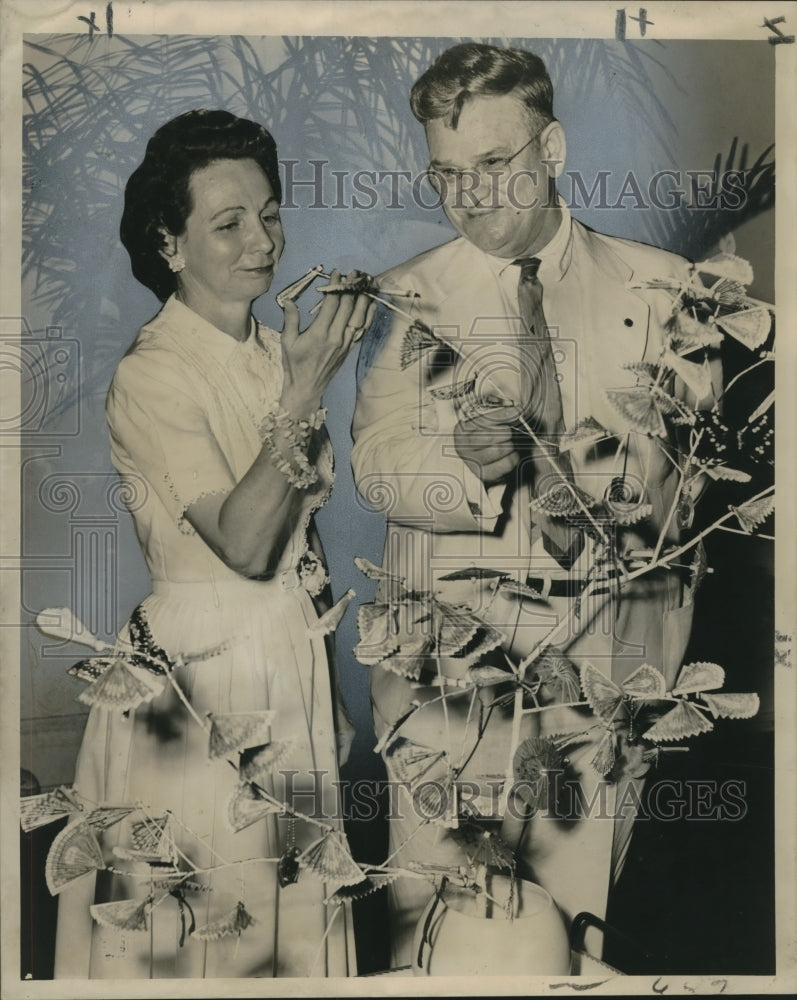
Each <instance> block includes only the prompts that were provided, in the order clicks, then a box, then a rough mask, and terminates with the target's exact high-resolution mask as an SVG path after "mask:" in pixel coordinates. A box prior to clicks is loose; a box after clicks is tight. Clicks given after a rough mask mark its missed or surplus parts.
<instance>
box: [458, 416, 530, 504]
mask: <svg viewBox="0 0 797 1000" xmlns="http://www.w3.org/2000/svg"><path fill="white" fill-rule="evenodd" d="M516 418H517V408H516V407H515V406H497V407H495V408H493V409H491V410H489V411H487V412H485V413H482V414H479V416H476V417H469V418H468V419H466V420H461V421H460V422H459V423H458V424H457V425H456V427H455V428H454V448H455V449H456V452H457V454H458V455H459V457H460V458H461V459H462V461H463V462H465V464H466V465H467V466H468V468H469V469H470V470H471V471H472V472H473V473H474V474H475V475H476V476H478V477H479V479H481V481H482V482H483V483H484V485H485V486H492V485H494V484H495V483H500V482H501V481H502V480H504V479H506V477H507V476H508V475H509V474H510V473H511V472H513V471H514V470H515V468H516V467H517V464H518V462H519V461H520V455H519V454H518V450H517V443H516V441H515V433H514V429H513V424H514V421H515V419H516Z"/></svg>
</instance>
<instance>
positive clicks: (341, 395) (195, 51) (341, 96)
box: [22, 34, 774, 784]
mask: <svg viewBox="0 0 797 1000" xmlns="http://www.w3.org/2000/svg"><path fill="white" fill-rule="evenodd" d="M458 40H459V39H456V38H390V37H385V38H347V37H338V38H336V37H323V38H316V37H293V38H274V37H216V38H206V37H202V38H199V37H192V36H187V35H186V36H153V37H148V36H131V37H124V36H118V35H117V36H114V37H112V38H109V37H107V36H104V35H101V34H97V35H95V36H94V37H93V38H89V37H88V35H74V36H30V37H29V38H28V40H27V43H26V46H25V56H24V67H23V96H24V114H25V117H24V122H23V128H24V175H23V199H24V221H23V243H22V271H23V295H24V301H25V316H26V319H27V320H28V322H29V324H30V327H31V329H32V331H33V334H34V336H43V335H44V333H45V330H46V328H48V327H57V328H60V329H61V331H62V336H64V337H68V338H75V339H76V340H77V341H79V344H80V349H81V366H80V369H79V371H77V370H76V371H74V372H73V373H72V377H70V379H69V381H68V382H67V384H66V385H65V386H62V387H60V388H59V394H58V395H57V396H56V395H55V394H53V395H52V397H51V399H50V405H49V406H48V411H47V420H46V422H45V424H44V425H43V427H42V428H41V431H40V434H41V435H42V436H36V437H34V438H32V439H31V447H30V449H29V452H28V458H29V459H30V461H28V462H27V464H26V466H25V475H24V484H23V488H24V491H25V497H26V502H25V521H24V533H25V545H26V554H29V555H31V556H34V557H46V555H47V553H50V552H54V551H60V550H61V548H62V547H63V546H62V542H61V541H59V540H56V537H57V535H58V534H59V533H63V531H64V530H65V529H64V524H63V519H61V520H60V521H59V519H58V518H57V517H53V515H52V513H51V512H48V511H47V510H45V509H44V508H43V507H42V505H41V504H40V503H38V502H37V498H38V496H39V489H40V486H41V483H42V481H43V480H44V479H45V478H46V476H47V475H49V474H52V473H53V472H64V471H66V472H67V473H69V472H71V471H75V470H80V471H81V472H82V471H91V472H92V473H96V474H103V473H107V474H108V477H109V481H111V480H112V478H113V473H112V469H111V466H110V463H109V461H108V458H107V453H108V452H107V440H106V433H105V428H104V418H103V403H104V394H105V391H106V389H107V386H108V384H109V382H110V379H111V376H112V374H113V370H114V367H115V365H116V363H117V362H118V360H119V358H120V357H121V355H122V354H123V353H124V351H125V350H126V349H127V347H128V346H129V344H130V342H131V341H132V339H133V337H134V336H135V333H136V331H137V329H138V328H139V327H140V325H141V324H142V323H143V322H144V321H146V320H147V319H148V318H149V317H150V316H151V315H153V314H154V312H155V311H156V310H157V302H156V300H155V298H154V297H153V296H152V295H151V293H149V292H148V291H147V290H146V289H144V288H143V287H141V286H139V285H138V284H137V283H136V281H135V280H134V279H133V277H132V275H131V274H130V270H129V264H128V260H127V255H126V253H125V251H124V249H123V248H122V247H121V245H120V243H119V240H118V223H119V218H120V216H121V210H122V198H123V191H124V185H125V182H126V180H127V177H128V176H129V175H130V173H131V172H132V171H133V169H134V168H135V166H136V165H137V164H138V163H139V162H140V159H141V157H142V155H143V152H144V147H145V145H146V142H147V140H148V138H149V137H150V136H151V134H152V133H153V132H154V130H155V129H156V128H157V127H158V125H160V124H162V123H163V122H164V121H166V120H167V119H169V118H171V117H173V116H174V115H177V114H179V113H180V112H182V111H185V110H187V109H189V108H193V107H200V106H203V107H224V108H227V109H229V110H230V111H232V112H234V113H236V114H239V115H243V116H247V117H251V118H255V119H257V120H259V121H262V122H264V123H265V124H267V125H268V127H269V128H270V129H271V130H272V131H273V132H274V134H275V136H276V138H277V142H278V146H279V150H280V156H281V158H282V159H283V160H284V161H292V166H290V167H286V169H289V170H292V176H293V177H294V179H295V180H296V181H305V182H306V181H309V180H312V179H313V177H314V168H313V166H312V163H311V161H313V160H317V161H324V163H325V166H324V167H323V171H324V173H323V177H324V198H325V200H326V201H327V203H328V204H334V203H335V199H336V192H335V181H334V177H333V174H332V171H335V170H337V171H348V172H349V173H351V172H353V171H357V170H369V171H396V170H407V171H410V172H411V173H412V175H413V176H415V175H416V174H417V173H418V172H419V171H422V170H423V168H424V167H425V165H426V146H425V142H424V137H423V130H422V129H421V127H420V126H419V125H418V124H417V123H416V122H415V120H414V119H413V118H412V116H411V114H410V111H409V105H408V100H407V96H408V92H409V88H410V86H411V84H412V83H413V82H414V80H415V79H416V78H417V76H418V75H419V74H420V73H421V72H422V71H423V70H424V69H425V68H426V66H428V64H429V63H430V62H431V60H432V59H433V58H434V57H435V56H436V55H437V54H438V53H439V52H440V51H442V50H443V49H444V48H446V47H447V46H448V45H450V44H452V43H453V42H455V41H458ZM494 41H497V43H498V44H502V42H501V41H500V40H494ZM514 42H517V43H518V44H521V45H529V47H533V49H534V50H535V51H536V52H538V53H539V54H540V55H541V56H542V57H543V58H544V59H545V60H546V63H547V65H548V66H549V69H550V72H551V75H552V78H553V81H554V87H555V93H556V95H557V96H556V105H555V110H556V112H557V114H558V116H559V117H560V118H561V119H562V121H563V122H564V124H565V127H566V131H567V135H568V140H569V155H568V164H567V167H568V168H569V169H571V170H574V169H579V170H580V171H581V172H582V174H583V176H584V179H585V182H586V184H587V189H589V187H590V186H591V184H592V182H593V180H594V177H595V175H596V174H597V172H598V171H599V170H609V171H611V177H610V180H609V191H610V200H611V201H614V200H615V198H616V197H617V196H618V194H619V192H620V187H621V184H622V179H623V178H624V177H625V176H626V174H627V172H628V171H629V170H630V169H633V170H634V171H635V172H636V173H637V175H638V176H639V177H641V178H648V177H650V176H651V175H652V174H653V173H654V172H655V171H656V170H660V169H675V170H679V169H680V170H687V169H691V170H698V169H699V170H711V169H712V168H714V166H715V163H718V164H719V165H720V167H721V168H722V169H725V168H730V167H737V168H738V167H743V166H747V167H749V168H751V175H750V182H749V185H748V187H749V190H748V200H747V203H746V206H745V208H744V210H742V211H736V212H732V213H731V212H724V213H723V212H719V211H706V210H702V211H700V210H698V211H695V210H689V209H687V208H682V209H680V210H678V211H669V212H668V211H661V210H658V211H657V210H656V209H655V208H651V209H649V210H642V209H637V208H634V207H633V205H634V199H633V198H627V199H626V200H625V201H623V202H622V203H621V205H620V207H619V209H618V210H614V211H611V210H607V209H600V208H592V209H585V208H583V207H582V208H581V209H580V210H579V209H578V208H576V209H574V214H575V215H577V216H578V217H580V218H581V219H582V220H583V221H585V222H587V223H588V224H590V225H593V226H594V227H595V228H597V229H600V230H602V231H604V232H611V233H614V234H617V235H622V236H626V237H630V238H635V239H641V240H645V241H648V242H651V243H656V244H658V245H662V246H666V247H668V248H670V249H673V250H676V251H678V252H682V253H685V254H687V255H689V256H691V257H693V258H697V257H699V256H701V255H704V254H705V253H707V252H708V251H709V250H710V249H711V248H712V247H713V246H715V245H716V242H717V240H718V238H720V237H723V236H725V235H726V234H727V233H728V232H735V233H736V238H737V243H738V244H739V252H740V253H741V254H742V255H743V256H746V257H747V258H748V259H751V260H752V261H753V263H754V266H755V268H756V275H757V283H756V285H754V286H753V288H752V289H751V291H752V293H753V294H757V295H759V296H760V297H762V298H769V299H771V297H772V290H771V283H772V266H773V260H772V244H771V239H772V236H771V230H772V216H773V213H772V205H773V198H774V166H773V160H772V149H771V139H772V136H773V134H774V108H773V72H774V70H773V67H774V61H773V58H772V48H771V47H770V46H766V45H764V44H759V43H753V42H737V43H717V42H700V43H688V42H666V43H661V42H646V43H632V42H627V43H624V44H623V43H618V42H611V41H600V40H574V39H565V40H553V39H535V40H534V41H533V42H532V43H529V42H528V41H527V40H522V39H517V40H514ZM510 43H511V41H510ZM731 65H744V66H745V67H747V70H746V74H745V76H744V79H743V80H740V81H739V82H738V83H737V85H736V89H735V91H734V94H735V96H736V97H738V99H736V100H731V99H730V95H729V90H728V87H730V86H731V83H729V80H731V77H729V76H728V74H727V73H726V72H725V69H724V68H723V67H727V66H731ZM726 84H727V86H726ZM729 106H730V107H733V108H734V113H733V114H732V115H730V114H727V113H726V112H725V111H724V110H723V109H724V108H726V107H729ZM372 182H373V179H372ZM374 186H375V187H376V188H377V190H378V191H379V193H380V197H379V201H378V203H377V204H376V205H375V206H373V207H372V208H371V209H369V210H357V209H351V208H334V207H329V208H326V209H322V208H311V207H310V206H311V205H312V203H313V200H314V198H315V194H316V191H315V189H314V188H313V187H312V185H309V184H305V185H304V186H297V187H295V188H294V196H293V197H294V200H295V203H296V204H297V205H299V206H301V207H300V208H297V209H289V208H288V209H285V211H284V224H285V229H286V235H287V240H288V246H287V249H286V252H285V255H284V257H283V260H282V263H281V266H280V273H279V274H278V276H277V280H276V288H278V287H281V286H282V285H283V284H287V282H288V281H290V280H292V279H293V278H294V277H295V276H297V275H298V274H300V273H302V272H303V271H304V270H305V269H306V268H307V267H308V266H310V265H312V264H314V263H318V262H320V261H323V262H324V263H325V264H328V265H330V266H332V265H335V266H339V267H341V268H343V269H349V268H351V267H355V266H357V267H361V268H362V267H365V268H367V269H369V270H371V271H379V270H381V269H383V268H384V267H387V266H389V265H390V264H392V263H395V262H397V261H398V260H401V259H404V258H406V257H408V256H410V255H411V254H412V253H414V252H417V251H419V250H421V249H426V248H427V247H429V246H433V245H435V244H437V243H440V242H443V241H445V240H446V239H448V238H450V236H451V230H450V228H449V226H448V224H447V222H446V220H445V218H444V217H443V215H442V213H441V212H440V211H439V210H436V209H428V208H423V207H421V206H419V205H417V204H415V203H414V202H413V200H412V198H410V197H408V194H407V192H408V187H407V186H406V185H405V186H404V187H402V188H401V189H400V190H401V192H402V197H401V201H402V204H403V207H402V208H396V207H393V208H390V207H388V206H389V204H390V186H389V182H382V183H375V184H374ZM643 186H644V182H643ZM563 193H564V194H565V196H567V194H568V192H567V190H566V189H565V190H564V192H563ZM425 197H426V199H427V203H428V202H429V200H430V198H429V193H428V191H427V192H426V195H425ZM256 312H258V314H259V316H260V317H261V318H262V319H264V320H265V321H266V322H270V323H271V324H272V325H275V326H276V327H277V328H279V326H280V323H281V320H280V312H279V310H278V309H277V308H276V306H275V305H274V303H273V295H272V296H271V297H269V296H266V297H264V299H263V300H262V301H261V302H259V303H258V304H257V306H256ZM353 362H354V359H353V358H352V359H350V363H347V365H346V366H345V367H344V369H343V370H342V372H341V374H340V376H339V377H338V378H337V380H336V382H335V384H334V385H333V387H332V388H331V390H330V393H329V397H328V402H329V404H330V410H331V415H330V429H331V433H332V435H333V441H334V444H335V448H336V454H337V468H338V485H337V489H336V491H335V494H334V496H333V500H332V502H331V503H330V505H329V506H328V508H327V509H326V510H325V511H324V512H323V513H322V516H321V518H320V527H321V531H322V534H323V535H324V537H325V544H326V547H327V553H328V557H329V561H330V564H331V569H332V576H333V585H334V587H335V594H336V596H338V595H339V594H340V593H342V592H343V591H344V590H345V589H346V588H347V587H348V586H349V585H350V584H355V585H356V586H358V587H361V586H362V581H361V579H357V578H356V573H355V571H354V569H353V566H352V564H351V555H352V552H353V551H354V546H353V540H354V539H356V540H357V546H356V550H357V551H358V552H360V553H361V554H364V555H368V556H371V557H373V558H374V559H375V560H376V561H379V555H380V548H381V539H382V522H381V518H379V517H377V516H376V515H373V514H370V513H369V512H368V511H366V510H364V509H363V508H362V506H361V505H360V504H359V503H358V501H357V499H356V495H355V492H354V490H353V486H352V483H351V478H350V472H349V468H348V462H347V453H348V450H349V447H350V441H349V434H348V428H349V422H350V416H351V410H352V406H353V397H354V386H353V369H354V363H353ZM72 411H77V413H78V415H79V420H80V434H79V435H77V436H76V437H74V438H71V439H68V440H67V439H64V440H63V442H62V447H61V449H60V454H59V455H57V456H50V455H48V454H46V453H43V451H46V449H42V448H41V447H38V449H37V446H38V445H39V444H40V443H41V441H46V440H49V439H48V438H47V435H48V434H57V433H58V430H59V427H61V426H63V422H64V421H65V420H67V419H68V418H69V416H70V413H71V412H72ZM343 524H345V525H347V526H350V527H349V530H347V531H346V532H342V531H340V525H343ZM118 548H119V551H118V560H117V565H118V568H117V570H116V571H115V575H114V577H113V578H112V579H109V580H107V581H105V589H106V590H107V591H108V593H109V594H110V595H111V596H110V597H109V600H110V601H111V602H112V605H111V613H110V615H109V614H107V613H106V614H105V615H104V616H103V615H100V614H99V612H97V613H95V614H94V617H93V618H92V613H91V609H87V608H85V607H81V602H80V600H76V599H75V594H73V593H69V592H65V591H68V590H69V588H70V587H71V588H74V587H75V586H76V585H75V583H74V580H66V579H65V577H64V575H63V574H61V575H59V574H52V573H50V574H47V573H45V572H35V573H29V574H27V575H26V578H25V584H24V590H23V593H24V603H25V610H26V612H28V613H30V614H31V615H32V614H34V613H35V611H36V610H37V609H38V608H40V607H42V606H46V605H69V606H72V607H75V608H76V610H77V611H78V612H79V613H82V616H83V617H84V619H87V620H88V624H89V625H90V627H93V628H94V629H95V630H96V631H98V632H99V633H100V634H104V635H106V636H107V635H110V634H112V632H113V630H114V629H115V627H116V626H117V625H118V624H120V623H121V622H122V621H123V620H124V619H125V618H126V617H127V615H128V614H129V612H130V610H131V609H132V608H133V607H134V606H135V604H136V603H137V601H138V600H139V599H140V598H141V597H142V596H143V594H144V593H146V589H147V582H148V581H147V576H146V572H145V570H144V567H143V561H142V559H141V556H140V553H139V551H138V547H137V544H136V542H135V538H134V536H133V532H132V527H131V525H130V523H129V521H127V520H126V519H125V518H124V517H122V519H121V523H120V525H119V543H118ZM748 551H749V550H748ZM359 596H360V597H361V598H362V599H364V600H367V599H369V597H370V596H371V595H370V594H367V593H360V595H359ZM351 617H352V616H349V618H348V619H347V620H346V621H345V622H344V625H343V626H342V627H341V629H340V631H339V633H338V640H339V655H340V660H341V672H342V674H343V678H344V686H345V690H346V696H347V699H348V701H349V704H350V707H351V709H352V711H353V714H354V716H355V722H356V723H357V725H358V730H359V732H360V734H361V735H360V737H359V742H358V745H357V747H358V749H359V751H360V753H359V757H357V756H356V757H355V759H356V760H358V761H359V763H360V764H361V766H362V768H363V769H364V770H365V771H366V772H367V771H368V770H369V769H370V768H372V767H373V766H374V764H373V758H372V756H371V755H370V754H367V753H366V752H365V751H366V750H367V747H368V744H369V736H370V734H369V726H370V719H369V714H370V713H369V706H368V700H367V691H366V684H367V678H366V676H365V674H364V671H363V670H362V668H360V667H359V666H357V665H356V664H355V662H354V661H353V659H352V657H351V654H350V650H351V647H352V646H353V644H354V642H355V641H356V637H355V635H354V631H353V622H352V621H351ZM99 619H101V620H99ZM37 642H39V643H40V640H39V639H31V647H30V652H31V663H30V664H29V672H23V715H24V716H25V717H27V718H31V719H35V718H40V717H43V716H50V715H58V714H64V713H69V712H74V711H75V707H74V701H73V699H74V697H75V695H76V694H77V692H78V687H77V685H76V683H75V682H74V681H71V680H69V679H66V678H65V677H64V676H63V671H62V670H61V669H60V668H61V667H62V666H63V665H65V663H68V661H69V659H70V658H71V657H72V654H71V653H70V651H69V650H68V649H67V650H64V649H53V647H52V646H49V647H48V648H45V646H46V644H44V645H41V644H40V645H39V646H36V645H35V643H37ZM37 663H45V664H46V665H47V666H48V669H46V670H36V669H35V665H36V664H37ZM759 689H760V687H759ZM72 749H73V750H74V748H72ZM30 754H31V760H30V762H29V763H30V765H31V766H32V769H33V770H34V771H36V770H37V769H40V770H42V771H43V772H45V773H44V774H43V775H42V777H43V779H44V782H45V784H50V783H55V782H56V781H58V780H68V777H69V776H68V775H67V776H66V777H65V778H61V776H60V775H59V776H57V777H54V778H53V779H52V781H51V782H50V781H48V780H47V774H46V772H47V767H48V765H47V763H46V761H45V760H44V758H43V757H40V756H38V755H39V754H40V750H37V749H35V748H31V750H30ZM66 760H67V766H68V763H69V754H67V755H66Z"/></svg>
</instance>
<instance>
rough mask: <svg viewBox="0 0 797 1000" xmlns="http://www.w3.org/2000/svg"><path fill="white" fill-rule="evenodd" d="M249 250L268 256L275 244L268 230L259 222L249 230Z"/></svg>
mask: <svg viewBox="0 0 797 1000" xmlns="http://www.w3.org/2000/svg"><path fill="white" fill-rule="evenodd" d="M248 242H249V249H250V250H253V251H258V252H262V253H266V254H270V253H271V252H272V250H273V249H274V247H275V246H276V243H275V242H274V238H273V236H272V235H271V233H270V232H269V231H268V228H267V227H266V226H265V225H264V224H263V223H262V222H260V221H258V222H256V223H255V224H254V225H253V226H252V227H251V229H250V233H249V241H248Z"/></svg>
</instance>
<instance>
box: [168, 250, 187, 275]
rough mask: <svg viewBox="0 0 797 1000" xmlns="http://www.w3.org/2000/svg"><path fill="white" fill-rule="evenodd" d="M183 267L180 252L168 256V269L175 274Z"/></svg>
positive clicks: (182, 258)
mask: <svg viewBox="0 0 797 1000" xmlns="http://www.w3.org/2000/svg"><path fill="white" fill-rule="evenodd" d="M184 267H185V257H183V255H182V254H181V253H177V252H175V253H173V254H172V255H171V257H170V258H169V270H170V271H174V273H175V274H176V273H177V272H178V271H182V269H183V268H184Z"/></svg>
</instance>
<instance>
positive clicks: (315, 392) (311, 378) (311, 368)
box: [280, 270, 373, 419]
mask: <svg viewBox="0 0 797 1000" xmlns="http://www.w3.org/2000/svg"><path fill="white" fill-rule="evenodd" d="M360 277H361V273H360V272H359V271H352V272H351V273H350V274H348V275H347V276H346V278H345V279H341V276H340V272H339V271H337V270H334V271H333V272H332V275H331V278H330V282H329V285H330V286H331V287H332V289H333V290H331V291H328V292H327V293H326V295H325V296H324V301H323V303H322V305H321V308H320V310H319V312H318V315H317V316H316V318H315V319H314V320H313V322H312V323H311V324H310V326H308V327H307V329H306V330H304V331H301V330H300V329H299V309H298V307H297V306H296V304H295V303H294V302H291V301H287V302H286V303H285V306H284V313H285V323H284V326H283V329H282V368H283V385H282V395H281V397H280V402H281V404H282V406H283V407H284V409H286V410H287V411H288V413H290V414H291V415H292V416H293V417H294V418H295V419H302V418H307V417H309V416H310V415H312V414H313V413H314V412H315V411H316V410H317V409H318V407H319V406H320V405H321V396H322V395H323V392H324V390H325V389H326V387H327V385H328V384H329V382H330V381H331V379H332V377H333V375H334V374H335V372H337V370H338V369H339V368H340V366H341V365H342V364H343V362H344V361H345V359H346V355H347V354H348V353H349V351H350V349H351V347H352V344H354V343H355V342H356V341H358V340H360V338H361V337H362V336H363V334H364V333H365V331H366V330H367V329H368V326H369V325H370V322H371V317H372V315H373V302H372V300H370V299H369V298H368V296H367V295H363V294H362V293H360V294H357V293H356V292H354V291H351V292H346V291H341V292H337V291H334V287H335V286H336V285H340V286H341V287H345V284H346V283H354V282H356V281H357V279H358V278H360Z"/></svg>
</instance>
